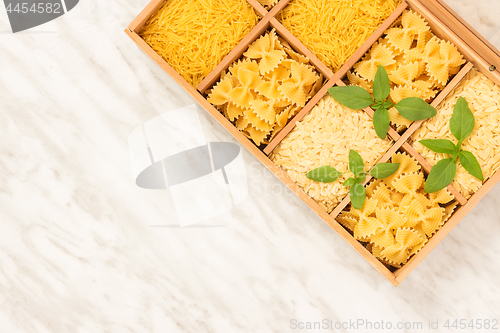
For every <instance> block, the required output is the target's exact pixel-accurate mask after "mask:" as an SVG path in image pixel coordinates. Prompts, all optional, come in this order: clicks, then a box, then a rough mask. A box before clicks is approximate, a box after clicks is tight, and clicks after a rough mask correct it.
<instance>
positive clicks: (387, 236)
mask: <svg viewBox="0 0 500 333" xmlns="http://www.w3.org/2000/svg"><path fill="white" fill-rule="evenodd" d="M375 215H376V217H377V220H379V221H380V222H381V223H382V224H383V225H384V227H383V228H381V229H378V230H377V231H376V232H375V234H373V235H371V236H370V241H371V242H372V243H374V244H375V245H377V246H379V247H389V246H392V245H394V230H396V229H399V228H400V227H401V226H403V225H404V224H405V222H406V220H405V218H404V217H403V216H402V215H400V214H399V213H397V212H396V211H393V210H391V209H380V208H377V210H376V212H375Z"/></svg>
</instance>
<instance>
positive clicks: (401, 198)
mask: <svg viewBox="0 0 500 333" xmlns="http://www.w3.org/2000/svg"><path fill="white" fill-rule="evenodd" d="M391 161H392V163H399V164H400V166H399V169H398V171H397V172H396V173H394V174H393V175H391V176H390V177H387V178H385V179H381V180H374V181H373V182H371V183H370V185H368V186H367V188H366V200H365V204H364V205H363V207H362V208H361V209H359V210H358V209H355V208H353V207H352V206H351V207H350V209H349V210H345V211H343V212H342V213H340V215H339V216H338V217H337V221H338V222H339V223H340V224H342V225H343V226H344V227H345V228H347V229H348V230H350V231H351V232H352V233H353V236H354V237H355V238H356V239H357V240H358V241H360V242H363V243H365V244H366V247H367V248H368V249H369V250H370V251H371V252H372V254H373V255H374V256H375V257H377V258H378V259H379V260H380V261H381V262H383V263H384V264H386V265H389V266H393V267H401V265H403V264H405V263H406V262H407V261H408V259H409V258H410V257H411V256H412V255H414V254H415V253H417V252H418V251H420V250H421V249H422V248H423V247H424V245H425V244H426V243H427V242H428V240H429V238H430V237H432V236H433V235H434V234H435V233H436V232H437V231H438V230H439V229H440V228H441V227H442V225H443V224H444V223H445V222H446V221H447V220H448V218H449V217H450V216H451V214H452V213H453V211H454V209H455V207H456V203H453V202H452V201H453V199H454V197H453V196H452V195H451V194H450V193H449V192H448V190H446V189H443V190H441V191H439V192H436V193H431V194H426V193H424V191H423V188H424V186H425V178H424V174H423V173H422V171H421V170H420V166H419V165H418V163H417V162H416V161H415V160H414V159H413V158H411V157H410V156H408V155H406V154H404V153H396V154H394V155H393V156H392V160H391Z"/></svg>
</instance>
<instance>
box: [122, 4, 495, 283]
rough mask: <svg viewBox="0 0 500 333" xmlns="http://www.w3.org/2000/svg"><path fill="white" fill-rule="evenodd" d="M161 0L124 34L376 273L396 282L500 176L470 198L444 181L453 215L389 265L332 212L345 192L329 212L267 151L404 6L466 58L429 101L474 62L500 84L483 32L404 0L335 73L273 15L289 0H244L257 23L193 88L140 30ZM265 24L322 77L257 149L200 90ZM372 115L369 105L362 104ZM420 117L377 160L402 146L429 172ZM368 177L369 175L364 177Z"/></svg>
mask: <svg viewBox="0 0 500 333" xmlns="http://www.w3.org/2000/svg"><path fill="white" fill-rule="evenodd" d="M164 1H165V0H152V1H151V2H150V3H149V4H148V5H147V6H146V8H145V9H144V10H143V11H142V12H141V13H140V14H139V16H137V17H136V18H135V19H134V20H133V21H132V23H131V24H130V25H129V26H128V27H127V28H126V29H125V32H126V33H127V35H129V36H130V38H132V40H133V41H134V42H135V43H137V45H138V46H139V47H140V48H141V49H142V50H143V51H144V52H146V53H147V54H148V55H149V56H150V57H151V58H152V59H153V60H154V61H155V62H156V63H157V64H158V65H160V66H161V67H162V68H163V69H164V70H165V71H166V72H167V73H168V74H169V75H170V76H171V77H172V78H174V79H175V80H176V81H177V82H178V83H179V84H180V85H181V86H182V87H183V88H184V89H185V90H186V91H187V92H188V93H189V94H190V95H191V96H193V98H194V99H195V100H196V101H197V102H198V103H199V104H200V105H202V106H203V107H204V108H205V110H207V112H209V113H210V114H211V115H212V116H213V117H214V118H215V119H217V120H218V121H219V122H220V123H221V124H222V125H223V126H224V127H225V128H226V129H227V130H228V131H229V132H230V133H231V134H232V135H234V137H235V138H236V139H238V141H239V142H240V143H241V144H242V145H243V146H245V147H246V148H247V149H248V150H249V151H250V152H251V153H252V154H253V155H255V156H256V157H257V158H258V159H259V160H260V161H261V162H262V163H263V164H264V165H265V166H266V167H268V168H269V169H270V170H271V171H272V172H273V173H274V174H275V175H276V176H277V177H279V178H280V179H281V181H282V182H283V183H284V184H285V185H287V186H288V187H289V188H290V189H291V190H292V191H293V192H294V193H295V194H296V195H298V196H299V197H300V198H301V199H302V200H303V201H304V202H305V203H306V204H307V205H308V206H309V207H310V208H311V209H312V210H314V211H315V212H316V213H317V214H318V215H319V216H320V217H321V218H322V219H323V220H324V221H325V222H326V223H328V225H329V226H330V227H331V228H333V229H334V230H335V231H336V232H337V233H338V234H340V235H341V236H342V237H343V238H344V239H345V240H346V241H347V242H348V243H349V244H350V245H351V246H352V247H353V248H355V249H356V250H357V251H358V252H359V253H360V254H361V255H362V256H363V257H364V258H365V259H366V260H367V261H368V262H369V263H370V264H371V265H372V266H373V267H374V268H375V269H376V270H377V271H378V272H379V273H381V274H382V275H383V276H384V277H385V278H386V279H387V280H389V281H390V282H391V283H392V284H394V285H395V286H398V285H399V284H400V283H401V282H402V281H403V279H405V278H406V277H407V276H408V274H409V273H410V272H411V271H412V270H413V269H414V268H415V267H416V266H417V265H418V264H419V263H420V262H421V261H422V260H423V259H424V258H425V257H426V256H427V254H429V252H430V251H432V249H433V248H434V247H435V246H436V245H437V244H438V243H439V242H440V241H441V240H442V239H443V238H444V237H445V236H446V235H447V234H448V233H449V232H450V231H451V230H452V229H453V228H454V227H455V226H456V225H457V224H458V222H460V220H461V219H462V218H463V217H464V216H465V215H466V214H467V213H468V212H469V211H470V210H471V209H472V207H474V205H476V204H477V203H478V202H479V201H480V200H481V198H482V197H483V196H484V195H485V194H486V193H487V192H488V191H489V190H490V189H491V188H492V187H493V186H494V185H495V184H496V183H497V182H498V181H499V180H500V172H497V173H495V174H494V175H493V176H492V177H491V178H490V179H489V180H487V181H486V183H485V184H483V186H482V187H481V188H480V189H479V191H477V192H476V193H475V194H474V195H472V197H470V198H469V199H468V200H467V199H466V198H464V197H463V196H462V195H461V194H460V193H459V192H458V191H457V190H456V189H455V188H453V186H451V185H450V186H448V190H449V191H450V192H451V193H452V194H453V195H454V196H455V200H456V201H457V202H458V203H459V207H458V208H457V209H456V211H455V213H454V214H453V215H452V217H451V218H450V219H449V220H448V221H447V222H446V223H445V225H444V226H443V227H442V228H441V229H440V230H439V231H438V232H437V233H436V234H435V235H434V236H433V237H432V238H430V239H429V241H428V243H427V244H426V245H425V247H424V248H423V249H422V250H421V251H420V252H418V253H417V254H416V255H414V256H413V257H411V259H410V260H409V261H408V262H407V263H406V264H405V265H403V266H402V267H401V268H399V269H396V270H390V269H388V268H387V267H386V266H385V265H384V264H382V263H381V262H380V261H379V260H378V259H376V258H375V257H374V256H373V255H372V254H371V253H370V252H369V251H368V250H367V249H366V248H365V247H364V246H363V245H362V244H361V243H359V242H358V241H357V240H355V239H354V237H353V236H352V235H351V234H350V233H349V232H348V231H347V230H346V229H345V228H344V227H343V226H342V225H340V224H339V223H338V222H337V221H336V220H335V218H336V217H337V216H338V214H339V213H340V212H341V211H342V210H343V209H344V208H346V207H347V206H348V205H349V203H350V200H349V197H346V198H345V199H344V200H343V201H342V202H341V203H340V204H339V205H338V206H337V207H336V208H335V209H334V210H333V212H332V213H330V214H328V213H327V212H326V211H325V210H324V209H323V208H322V207H320V205H319V204H318V203H317V202H316V201H314V200H313V199H311V198H310V197H309V196H308V195H307V194H306V193H305V192H304V191H303V190H302V189H301V188H300V187H299V186H298V185H297V184H296V183H295V182H294V181H292V180H291V178H290V177H289V176H288V175H287V173H286V172H284V171H283V170H282V169H281V168H279V167H277V166H276V165H275V164H274V163H273V162H272V161H271V160H270V159H269V157H268V156H269V154H271V153H272V151H273V150H274V149H275V148H276V147H277V146H278V144H279V143H280V142H281V141H282V140H283V139H284V138H285V137H286V135H287V134H288V133H290V131H291V130H292V129H293V128H294V127H295V125H296V122H297V121H300V120H301V119H303V118H304V116H305V115H307V114H308V112H309V111H311V110H312V108H313V107H314V106H315V105H316V104H317V103H318V102H319V101H320V100H321V98H323V96H325V94H327V89H328V88H330V87H333V86H334V85H344V83H343V81H342V79H344V78H345V76H346V73H347V72H348V71H349V70H350V69H351V68H352V67H353V65H354V64H355V63H356V62H358V61H359V60H360V59H361V57H362V56H363V55H364V54H365V53H366V52H367V51H368V50H369V49H370V48H371V46H372V45H373V43H374V42H375V41H377V40H378V38H379V37H381V36H382V35H383V33H384V31H385V30H386V29H387V28H389V27H390V26H391V25H392V24H393V23H394V21H395V20H397V19H398V17H399V16H400V15H401V14H402V12H403V11H404V10H405V9H407V8H409V9H412V10H413V11H416V12H418V13H419V14H420V15H421V16H423V17H424V18H425V19H426V21H427V22H428V23H429V25H430V27H431V31H432V32H433V33H434V34H435V35H436V36H438V37H439V38H441V39H444V40H446V41H449V42H452V43H453V44H455V46H456V47H457V48H458V50H459V51H460V52H461V54H462V55H463V56H464V58H465V59H466V61H467V63H466V64H465V65H464V66H463V67H462V69H461V70H460V72H459V73H458V74H456V75H455V77H454V78H453V79H452V80H451V81H450V82H449V83H448V85H447V86H446V87H445V88H444V90H443V91H442V92H441V93H440V94H439V95H437V97H436V98H435V99H434V101H433V102H432V105H433V106H437V105H438V104H439V103H440V102H441V101H443V100H444V99H445V98H446V96H447V95H448V94H449V93H450V92H451V91H452V90H453V89H454V88H455V87H456V86H457V85H458V84H459V83H460V81H461V80H462V79H463V78H464V77H465V75H466V74H467V73H468V72H469V71H470V70H471V69H472V68H473V67H474V68H476V69H477V70H478V71H479V72H481V73H482V74H484V75H485V76H486V77H488V78H489V79H490V80H492V81H493V82H494V83H496V84H497V85H500V72H499V70H498V69H500V52H499V51H498V50H496V49H495V48H494V47H493V46H492V45H491V44H490V43H488V42H487V41H486V40H485V39H484V38H483V37H481V36H480V35H479V34H478V33H477V32H476V31H475V30H474V29H473V28H472V27H471V26H469V25H468V24H467V23H466V22H465V21H464V20H463V19H461V18H460V17H459V16H458V15H457V14H456V13H455V12H454V11H453V10H451V9H450V8H449V7H448V6H447V5H446V4H444V3H443V2H442V0H406V1H403V3H402V4H401V5H400V6H399V7H398V8H397V9H396V10H395V11H394V13H393V14H391V15H390V16H389V17H388V19H387V20H386V21H385V22H384V23H383V24H382V25H381V26H380V27H379V28H378V29H377V30H376V31H375V32H374V33H373V34H372V35H371V36H370V38H369V39H368V40H367V41H366V42H365V43H364V44H363V45H362V46H361V47H360V48H359V49H358V50H357V51H356V52H355V54H354V55H353V56H352V57H351V58H350V59H349V60H348V61H347V62H346V63H345V64H344V65H343V66H342V68H341V69H340V70H338V71H337V72H336V73H333V72H332V71H331V70H330V69H329V68H328V67H327V66H326V65H324V64H323V63H322V62H321V61H320V60H319V59H318V58H317V57H316V56H315V55H314V54H313V53H312V52H311V51H309V50H308V49H307V47H305V46H304V45H303V44H302V43H301V42H300V41H299V40H298V39H297V38H296V37H294V36H293V35H292V34H291V33H290V32H289V31H287V30H286V29H285V28H284V27H283V25H281V24H280V23H279V22H278V20H277V19H276V18H275V17H276V15H277V14H278V13H279V12H280V11H281V10H282V9H283V8H284V7H285V6H286V5H287V4H288V2H289V1H288V0H281V1H279V2H278V3H277V4H276V5H275V6H274V7H272V9H271V10H270V11H267V10H266V9H264V7H263V6H261V5H260V4H259V3H258V2H257V1H256V0H248V2H249V3H250V4H251V5H252V6H253V8H254V9H255V11H256V12H257V13H258V14H259V15H260V16H261V20H260V21H259V23H258V24H257V25H256V26H255V27H254V28H253V30H252V31H251V32H250V33H249V34H248V35H247V36H246V37H245V38H244V39H243V40H242V41H241V42H240V43H239V44H238V46H237V47H236V48H235V49H233V50H232V51H231V52H230V53H229V54H228V55H227V56H226V57H225V58H224V59H223V60H222V62H221V63H220V64H219V65H218V66H217V67H216V68H215V69H214V70H213V71H212V72H211V73H210V74H209V75H208V76H207V77H206V78H205V79H204V80H203V81H202V82H201V83H200V84H199V85H198V87H197V89H195V88H193V87H192V86H191V85H190V84H189V83H188V82H187V81H185V80H184V79H183V78H182V77H181V76H180V75H179V74H178V73H177V72H176V71H175V70H174V69H173V68H172V67H171V66H170V65H169V64H168V63H167V62H166V61H165V60H164V59H162V58H161V57H160V56H159V55H158V54H157V53H156V52H155V51H154V50H153V49H152V48H151V47H150V46H149V45H148V44H146V42H145V41H144V40H143V39H142V38H141V37H140V36H139V33H140V31H141V29H142V27H143V26H144V24H145V23H146V22H147V20H148V19H149V18H150V17H151V15H152V14H154V13H155V11H156V10H157V9H158V8H159V7H160V6H161V5H162V3H163V2H164ZM269 28H274V29H276V32H277V34H279V35H280V36H281V37H283V38H284V39H285V40H286V41H287V42H288V43H289V44H290V45H291V46H292V47H293V48H294V49H295V51H297V52H299V53H301V54H303V55H305V56H307V57H308V58H309V59H310V62H311V64H312V65H314V67H315V68H316V70H317V71H318V72H320V73H321V74H322V75H323V76H324V78H325V80H326V83H325V84H324V85H323V88H322V89H321V90H320V91H319V92H318V93H317V94H316V95H315V96H314V97H312V99H311V100H309V102H308V103H307V104H306V106H305V107H304V108H303V109H302V111H300V112H299V113H298V114H297V115H296V116H295V117H294V118H293V119H292V120H291V121H290V122H289V123H288V124H287V125H286V127H285V128H284V129H283V130H282V131H281V132H280V133H279V134H278V135H277V136H276V137H275V138H274V139H272V140H271V142H270V143H269V144H268V145H267V146H266V147H265V148H264V149H259V148H258V147H257V146H256V145H255V144H254V143H253V142H252V141H250V140H249V139H247V138H246V137H245V136H244V135H243V134H242V133H241V132H240V131H239V130H238V129H236V127H235V126H234V125H233V124H232V123H231V122H230V121H228V120H227V119H226V118H225V117H224V116H223V115H222V114H221V113H220V112H219V111H218V110H217V109H216V108H215V107H214V106H212V105H211V104H210V103H209V102H208V101H207V99H206V98H205V96H204V93H205V91H206V90H207V89H209V88H210V87H211V86H212V85H213V84H214V82H216V81H217V80H218V78H219V77H220V74H221V72H222V71H223V70H225V69H227V68H228V67H229V65H230V64H231V63H233V62H234V61H235V60H237V59H238V58H240V57H241V55H242V54H243V52H244V51H245V50H246V48H247V47H248V46H249V44H250V43H252V42H253V41H254V40H256V39H257V38H258V37H259V36H261V35H262V34H263V32H265V31H266V30H268V29H269ZM365 111H366V112H367V113H368V114H369V115H370V116H373V110H372V109H370V108H368V109H366V110H365ZM421 125H422V122H415V123H413V125H411V126H410V127H409V128H408V129H407V130H406V131H405V132H404V133H402V134H398V133H397V132H396V131H395V130H393V129H390V131H389V136H390V138H392V140H393V141H394V144H393V145H392V147H391V148H390V149H389V150H388V151H387V152H386V153H385V154H384V156H383V157H382V158H381V160H380V162H385V161H388V160H389V159H390V157H391V156H392V154H393V153H394V152H396V151H405V152H407V153H408V154H410V155H411V156H413V157H414V158H415V159H416V160H417V161H418V162H419V163H420V165H421V166H422V168H423V170H424V171H425V172H429V170H430V168H431V165H430V164H429V163H428V162H427V161H426V160H425V159H424V158H423V157H422V156H420V155H419V154H418V153H417V151H416V150H415V149H414V148H412V147H411V146H410V145H409V144H408V142H407V141H408V139H409V137H410V136H411V134H412V133H414V132H415V131H416V130H417V129H418V128H419V126H421ZM366 181H367V182H368V181H369V179H367V180H366Z"/></svg>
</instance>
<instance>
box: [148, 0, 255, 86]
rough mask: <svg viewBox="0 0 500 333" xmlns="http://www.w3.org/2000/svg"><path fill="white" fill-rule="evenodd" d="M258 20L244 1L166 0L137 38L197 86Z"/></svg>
mask: <svg viewBox="0 0 500 333" xmlns="http://www.w3.org/2000/svg"><path fill="white" fill-rule="evenodd" d="M258 21H259V17H258V16H257V14H256V13H255V11H254V10H253V8H252V6H250V4H248V2H247V1H245V0H193V1H179V0H167V1H165V3H164V4H163V5H162V6H161V7H160V8H159V9H158V11H157V12H156V13H155V14H154V15H153V16H152V17H151V18H150V19H149V21H148V22H147V23H146V25H144V27H143V29H142V31H141V33H140V35H141V37H142V38H143V39H144V40H145V41H146V43H147V44H149V46H151V47H152V48H153V50H155V51H156V52H157V53H158V54H159V55H160V56H161V57H162V58H163V59H165V61H167V62H168V64H169V65H170V66H172V67H173V68H174V69H175V70H176V71H177V72H178V73H179V74H180V75H181V76H182V77H183V78H184V79H186V81H187V82H189V84H191V85H192V86H193V87H196V86H197V85H198V84H199V83H200V82H201V81H202V80H203V78H205V77H206V76H207V75H208V74H209V73H210V72H211V71H212V70H213V69H214V68H215V66H217V65H218V64H219V63H220V62H221V60H222V59H223V58H224V57H225V56H226V55H227V54H228V53H229V52H231V51H232V50H233V49H234V47H236V45H237V44H238V43H239V42H240V41H241V40H242V39H243V38H244V37H245V36H246V35H247V34H248V33H249V32H250V30H251V29H252V28H253V27H254V26H255V25H256V24H257V22H258Z"/></svg>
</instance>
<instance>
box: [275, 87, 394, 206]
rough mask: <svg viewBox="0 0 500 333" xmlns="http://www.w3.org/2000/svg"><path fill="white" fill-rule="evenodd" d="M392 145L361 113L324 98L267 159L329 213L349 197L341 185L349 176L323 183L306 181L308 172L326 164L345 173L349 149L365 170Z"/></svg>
mask: <svg viewBox="0 0 500 333" xmlns="http://www.w3.org/2000/svg"><path fill="white" fill-rule="evenodd" d="M391 144H392V143H391V141H390V140H382V139H380V138H379V137H378V136H377V134H376V133H375V129H374V128H373V124H372V121H371V119H370V117H369V116H368V115H367V114H366V113H365V112H364V111H362V110H351V109H349V108H346V107H345V106H342V105H341V104H340V103H338V102H337V101H335V100H334V99H333V97H331V96H330V95H327V96H325V97H324V98H323V99H322V100H321V101H320V102H319V103H318V105H316V106H315V107H314V108H313V109H312V110H311V112H310V113H309V114H308V115H307V116H305V117H304V119H302V121H300V122H297V125H296V127H295V128H294V129H293V130H292V131H291V132H290V134H288V136H287V137H286V138H285V139H284V140H283V141H282V142H281V143H280V145H279V146H278V147H277V148H276V149H275V150H274V151H273V153H272V154H271V156H270V158H271V160H272V161H273V162H274V163H275V164H276V165H278V166H279V167H281V168H282V169H283V170H284V171H286V172H287V173H288V175H289V176H290V178H291V179H293V180H294V181H295V182H296V183H297V184H298V185H299V186H300V187H301V188H303V189H304V191H305V192H306V193H307V194H308V195H309V196H310V197H311V198H313V199H314V200H316V202H318V203H319V204H320V205H321V206H322V207H323V208H324V209H325V210H326V211H327V212H329V213H330V212H331V211H332V210H333V209H334V208H335V206H337V204H338V203H339V202H340V201H341V200H342V199H343V198H345V196H346V195H347V194H348V191H349V189H348V188H347V187H345V186H343V185H342V184H343V182H344V181H345V180H346V179H347V178H348V177H349V174H344V175H342V176H340V178H339V179H337V180H336V181H335V182H333V183H328V184H325V183H319V182H316V181H313V180H310V179H308V178H307V177H306V174H307V172H309V171H311V170H314V169H316V168H319V167H321V166H325V165H330V166H332V167H334V168H336V169H337V170H339V171H340V172H346V171H347V170H348V164H349V150H350V149H354V150H356V151H357V152H358V153H359V154H360V155H361V157H362V158H363V161H364V162H365V166H366V168H367V170H368V169H369V168H372V167H373V166H374V165H375V163H376V162H377V161H378V160H379V159H380V158H381V157H382V155H383V154H384V153H385V152H386V151H387V150H388V149H389V148H390V146H391Z"/></svg>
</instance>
